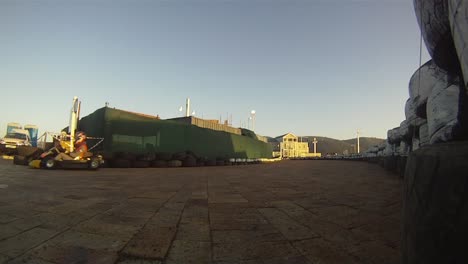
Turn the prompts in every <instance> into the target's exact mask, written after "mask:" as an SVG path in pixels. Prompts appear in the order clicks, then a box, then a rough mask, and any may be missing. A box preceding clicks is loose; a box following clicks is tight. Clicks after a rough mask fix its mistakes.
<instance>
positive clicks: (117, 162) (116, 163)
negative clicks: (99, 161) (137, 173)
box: [112, 159, 131, 168]
mask: <svg viewBox="0 0 468 264" xmlns="http://www.w3.org/2000/svg"><path fill="white" fill-rule="evenodd" d="M130 165H131V162H130V161H129V160H126V159H114V160H113V161H112V168H130Z"/></svg>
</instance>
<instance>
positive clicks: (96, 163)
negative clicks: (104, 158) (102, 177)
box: [89, 158, 101, 170]
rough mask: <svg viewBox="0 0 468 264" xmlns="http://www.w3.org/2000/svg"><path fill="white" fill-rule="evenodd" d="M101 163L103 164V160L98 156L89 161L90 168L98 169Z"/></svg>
mask: <svg viewBox="0 0 468 264" xmlns="http://www.w3.org/2000/svg"><path fill="white" fill-rule="evenodd" d="M100 164H101V161H100V160H99V159H98V158H92V159H91V161H90V162H89V169H90V170H97V169H98V168H99V165H100Z"/></svg>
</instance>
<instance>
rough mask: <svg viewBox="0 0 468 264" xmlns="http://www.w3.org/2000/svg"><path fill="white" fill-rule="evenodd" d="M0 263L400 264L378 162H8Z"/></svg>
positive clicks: (396, 221)
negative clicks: (93, 167)
mask: <svg viewBox="0 0 468 264" xmlns="http://www.w3.org/2000/svg"><path fill="white" fill-rule="evenodd" d="M0 182H1V183H2V184H4V185H2V186H5V188H1V189H0V263H4V262H7V263H14V264H16V263H37V264H51V263H54V264H57V263H126V264H136V263H140V264H163V263H164V264H168V263H213V264H232V263H236V264H239V263H244V264H254V263H255V264H257V263H260V264H266V263H268V264H279V263H285V264H299V263H301V264H302V263H304V264H308V263H312V264H314V263H400V262H399V260H400V234H401V232H400V226H401V220H400V217H401V197H402V192H401V191H402V181H401V179H399V178H398V176H396V175H393V174H390V173H387V172H386V171H384V170H383V169H381V168H380V167H379V166H377V165H374V164H367V163H364V162H348V161H284V162H280V163H274V164H265V165H251V166H221V167H194V168H177V169H164V168H148V169H107V168H102V169H100V170H97V171H73V170H71V171H61V170H55V171H47V170H31V169H29V168H27V167H24V166H15V165H13V164H11V161H10V162H6V161H2V160H0Z"/></svg>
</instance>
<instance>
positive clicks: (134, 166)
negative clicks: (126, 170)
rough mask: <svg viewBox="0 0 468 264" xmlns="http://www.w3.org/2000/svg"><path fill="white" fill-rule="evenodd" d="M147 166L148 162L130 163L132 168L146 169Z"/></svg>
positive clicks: (137, 161)
mask: <svg viewBox="0 0 468 264" xmlns="http://www.w3.org/2000/svg"><path fill="white" fill-rule="evenodd" d="M149 166H150V162H149V161H145V160H135V161H133V162H132V167H133V168H148V167H149Z"/></svg>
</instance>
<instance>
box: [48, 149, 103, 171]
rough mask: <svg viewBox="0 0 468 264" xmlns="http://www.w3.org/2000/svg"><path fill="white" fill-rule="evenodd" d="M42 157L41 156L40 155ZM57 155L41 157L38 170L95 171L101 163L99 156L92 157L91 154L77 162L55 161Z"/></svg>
mask: <svg viewBox="0 0 468 264" xmlns="http://www.w3.org/2000/svg"><path fill="white" fill-rule="evenodd" d="M41 156H42V155H41ZM56 156H57V155H46V156H45V157H41V158H42V159H41V160H40V164H39V166H40V168H43V169H49V170H50V169H89V170H97V169H99V166H101V164H102V163H103V159H102V156H101V155H97V156H94V155H93V153H91V152H87V153H86V154H85V155H84V156H83V159H79V160H56V159H55V157H56Z"/></svg>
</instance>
